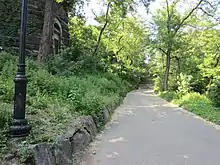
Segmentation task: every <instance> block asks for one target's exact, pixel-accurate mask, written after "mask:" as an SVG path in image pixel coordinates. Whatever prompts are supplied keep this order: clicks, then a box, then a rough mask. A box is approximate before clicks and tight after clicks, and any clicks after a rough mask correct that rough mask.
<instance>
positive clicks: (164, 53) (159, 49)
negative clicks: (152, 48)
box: [158, 48, 167, 55]
mask: <svg viewBox="0 0 220 165" xmlns="http://www.w3.org/2000/svg"><path fill="white" fill-rule="evenodd" d="M158 49H159V50H161V51H162V52H163V53H164V54H165V55H166V54H167V52H166V51H165V50H164V49H162V48H158Z"/></svg>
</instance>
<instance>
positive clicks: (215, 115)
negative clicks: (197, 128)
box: [159, 92, 220, 125]
mask: <svg viewBox="0 0 220 165" xmlns="http://www.w3.org/2000/svg"><path fill="white" fill-rule="evenodd" d="M159 95H160V96H161V97H162V98H164V99H165V100H167V101H169V102H172V103H174V104H176V105H179V106H181V107H183V108H184V109H186V110H188V111H190V112H192V113H194V114H196V115H198V116H200V117H202V118H204V119H206V120H208V121H211V122H213V123H216V124H219V125H220V109H219V108H216V107H215V106H214V104H213V102H212V101H211V100H210V99H209V98H207V97H206V96H205V95H201V94H199V93H187V94H185V95H180V94H178V93H177V92H163V93H160V94H159Z"/></svg>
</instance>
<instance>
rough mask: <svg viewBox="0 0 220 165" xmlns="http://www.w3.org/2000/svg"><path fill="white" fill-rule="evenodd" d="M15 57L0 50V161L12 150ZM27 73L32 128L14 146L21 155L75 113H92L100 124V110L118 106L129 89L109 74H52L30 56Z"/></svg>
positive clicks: (52, 135)
mask: <svg viewBox="0 0 220 165" xmlns="http://www.w3.org/2000/svg"><path fill="white" fill-rule="evenodd" d="M16 60H17V58H16V57H14V56H11V55H10V54H7V53H0V106H1V111H0V160H1V159H2V158H3V157H4V156H5V154H7V153H10V152H13V151H12V150H11V149H10V148H13V150H15V148H14V147H15V146H13V147H12V146H10V144H9V143H8V142H9V139H8V138H7V132H8V128H9V125H10V122H11V113H12V108H13V93H14V92H13V90H14V82H13V78H14V76H15V72H16ZM58 69H59V68H58ZM27 74H28V75H27V76H28V80H29V81H28V91H27V108H26V109H27V119H28V121H29V122H30V124H31V125H32V127H33V128H32V131H31V134H30V136H29V137H27V139H26V140H25V141H24V144H23V143H22V145H18V146H17V150H18V151H20V152H19V153H21V154H22V153H26V150H25V148H27V147H28V145H29V144H36V143H41V142H52V141H54V140H55V138H56V137H57V135H59V134H62V133H64V132H65V130H66V128H67V127H68V125H69V124H70V123H71V122H72V121H73V120H74V119H75V118H76V117H77V116H81V115H91V116H92V117H93V119H94V120H95V122H96V124H97V126H98V127H101V126H102V125H103V121H102V120H100V118H99V116H100V114H101V112H102V110H103V109H104V108H105V107H108V106H110V107H114V106H116V105H118V103H119V102H120V101H121V100H122V98H123V97H124V96H125V94H126V93H127V92H128V91H129V90H131V89H132V86H131V85H130V83H129V82H128V81H126V80H123V79H121V78H120V77H119V76H118V75H115V74H112V73H104V72H100V73H96V74H92V73H90V74H82V75H74V74H72V75H69V76H65V75H56V74H55V75H53V74H51V73H50V72H49V71H48V70H47V69H46V68H45V67H40V68H39V67H37V66H36V64H35V63H34V62H33V61H32V60H30V59H29V60H28V61H27ZM24 146H25V147H24ZM23 155H25V154H23ZM24 160H25V159H24Z"/></svg>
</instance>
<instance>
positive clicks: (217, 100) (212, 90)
mask: <svg viewBox="0 0 220 165" xmlns="http://www.w3.org/2000/svg"><path fill="white" fill-rule="evenodd" d="M207 96H208V98H210V100H212V102H213V103H214V104H215V106H217V107H220V85H219V84H217V85H212V86H210V87H209V88H208V90H207Z"/></svg>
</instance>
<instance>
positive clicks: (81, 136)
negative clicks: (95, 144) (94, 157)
mask: <svg viewBox="0 0 220 165" xmlns="http://www.w3.org/2000/svg"><path fill="white" fill-rule="evenodd" d="M90 142H92V136H91V135H90V134H89V133H88V132H87V131H86V130H85V129H79V130H78V131H77V132H76V133H75V134H74V136H73V137H72V149H73V154H75V153H77V152H80V151H82V150H83V149H85V148H86V147H87V146H88V145H89V144H90Z"/></svg>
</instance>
